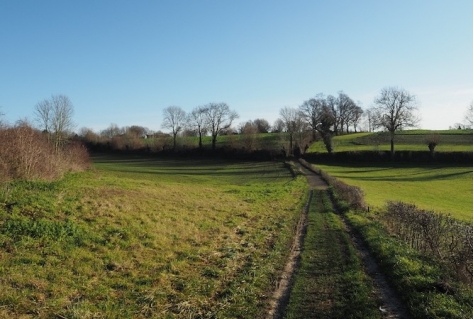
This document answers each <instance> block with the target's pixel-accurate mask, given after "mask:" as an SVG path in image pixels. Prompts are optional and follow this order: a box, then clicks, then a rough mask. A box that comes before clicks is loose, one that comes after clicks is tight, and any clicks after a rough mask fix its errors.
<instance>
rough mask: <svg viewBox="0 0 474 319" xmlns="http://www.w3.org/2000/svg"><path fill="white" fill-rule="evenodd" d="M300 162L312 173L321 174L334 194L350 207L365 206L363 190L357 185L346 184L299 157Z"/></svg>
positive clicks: (360, 207) (359, 207) (361, 207)
mask: <svg viewBox="0 0 474 319" xmlns="http://www.w3.org/2000/svg"><path fill="white" fill-rule="evenodd" d="M300 163H301V164H302V165H303V166H305V167H306V168H308V169H309V170H311V171H313V172H314V173H316V174H319V175H321V177H322V178H323V179H324V180H325V181H326V182H327V183H328V184H329V185H330V186H331V187H332V188H333V190H334V193H335V194H334V195H335V196H337V197H338V199H340V200H342V201H344V202H345V203H346V204H347V205H348V206H349V207H350V208H352V209H365V208H366V205H365V201H364V192H363V191H362V189H361V188H359V187H357V186H351V185H347V184H346V183H344V182H342V181H340V180H338V179H337V178H334V177H332V176H330V175H329V174H327V173H326V172H324V171H322V170H316V169H315V168H314V167H313V166H312V165H311V164H309V163H308V162H306V161H305V160H302V159H300Z"/></svg>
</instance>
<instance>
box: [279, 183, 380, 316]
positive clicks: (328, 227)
mask: <svg viewBox="0 0 474 319" xmlns="http://www.w3.org/2000/svg"><path fill="white" fill-rule="evenodd" d="M313 192H314V196H313V199H312V201H311V204H310V209H309V213H308V226H307V227H308V228H307V234H306V237H305V242H304V248H303V252H302V255H301V266H300V268H299V269H298V271H297V273H296V279H295V284H294V287H293V290H292V293H291V297H290V302H289V305H288V308H287V313H286V315H285V318H288V319H289V318H382V315H381V313H380V311H379V310H378V307H377V301H376V300H375V298H374V295H373V293H372V291H373V287H372V286H371V282H370V280H369V278H368V277H367V275H366V274H365V273H364V269H363V265H362V263H361V261H360V259H359V258H358V255H357V252H356V250H355V248H354V247H353V245H352V243H351V240H350V238H349V236H348V234H347V233H346V232H345V230H344V226H343V223H342V221H341V220H340V218H339V217H338V216H337V215H336V214H335V213H334V212H333V211H332V205H331V202H330V200H329V198H328V196H327V194H326V193H325V191H313Z"/></svg>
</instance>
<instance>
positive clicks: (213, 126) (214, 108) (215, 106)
mask: <svg viewBox="0 0 474 319" xmlns="http://www.w3.org/2000/svg"><path fill="white" fill-rule="evenodd" d="M204 115H205V123H206V126H207V127H208V128H209V131H210V132H211V137H212V150H215V149H216V142H217V136H218V135H219V134H220V133H221V131H222V130H226V129H228V128H229V127H230V126H231V125H232V122H233V121H234V120H236V119H238V118H239V115H238V114H237V112H235V111H232V110H231V109H230V108H229V106H228V105H227V104H226V103H209V104H208V105H206V106H205V108H204Z"/></svg>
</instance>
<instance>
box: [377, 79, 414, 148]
mask: <svg viewBox="0 0 474 319" xmlns="http://www.w3.org/2000/svg"><path fill="white" fill-rule="evenodd" d="M374 103H375V111H376V112H375V121H374V123H373V125H374V127H382V128H384V129H386V130H387V131H388V132H390V153H391V155H392V157H393V156H394V154H395V146H394V145H395V133H396V131H398V130H401V129H402V128H407V127H415V126H416V125H417V124H418V122H419V118H418V117H417V116H416V114H415V112H416V110H417V107H416V98H415V96H414V95H412V94H410V93H408V92H407V91H406V90H404V89H401V88H397V87H387V88H383V89H382V90H381V91H380V95H379V96H377V97H376V98H375V100H374Z"/></svg>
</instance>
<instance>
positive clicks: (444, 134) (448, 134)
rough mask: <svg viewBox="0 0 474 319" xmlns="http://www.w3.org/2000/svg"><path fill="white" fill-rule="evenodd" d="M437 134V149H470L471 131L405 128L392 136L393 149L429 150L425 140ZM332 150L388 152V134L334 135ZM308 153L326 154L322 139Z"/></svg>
mask: <svg viewBox="0 0 474 319" xmlns="http://www.w3.org/2000/svg"><path fill="white" fill-rule="evenodd" d="M433 134H435V135H437V136H438V137H439V143H438V145H437V146H436V148H435V151H436V152H472V150H473V135H472V130H439V131H436V130H434V131H431V130H408V131H400V132H397V134H396V135H395V151H429V149H428V143H426V139H427V138H428V137H429V136H431V135H433ZM333 149H334V152H344V151H389V150H390V137H389V134H388V132H378V133H367V132H364V133H353V134H347V135H340V136H335V137H334V138H333ZM308 152H310V153H326V148H325V146H324V144H323V142H322V141H318V142H316V143H313V144H312V145H311V146H310V148H309V149H308Z"/></svg>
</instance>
